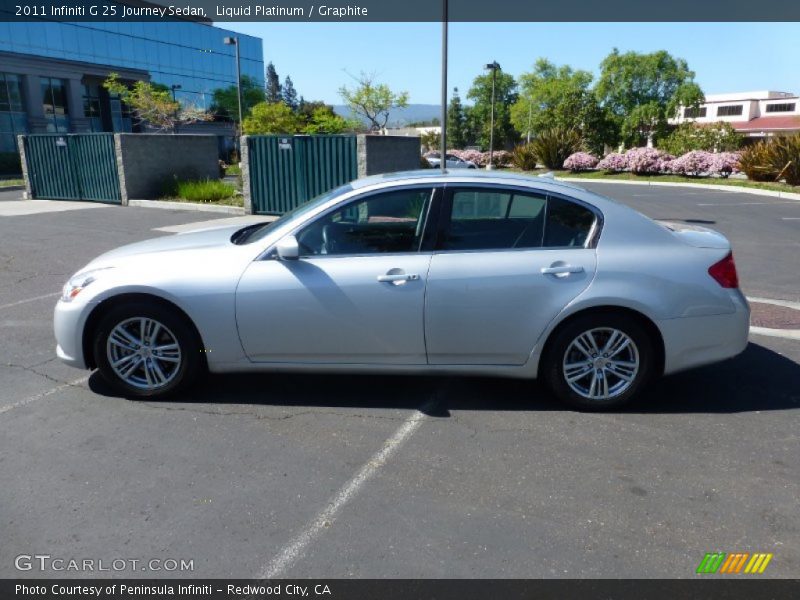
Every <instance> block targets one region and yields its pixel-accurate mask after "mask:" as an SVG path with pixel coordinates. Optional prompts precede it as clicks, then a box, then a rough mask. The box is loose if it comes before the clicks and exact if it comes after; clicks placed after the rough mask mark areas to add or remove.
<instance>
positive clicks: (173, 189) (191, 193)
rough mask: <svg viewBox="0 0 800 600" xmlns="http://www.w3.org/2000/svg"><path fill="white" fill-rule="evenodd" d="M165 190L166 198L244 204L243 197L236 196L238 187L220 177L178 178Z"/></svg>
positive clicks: (232, 204)
mask: <svg viewBox="0 0 800 600" xmlns="http://www.w3.org/2000/svg"><path fill="white" fill-rule="evenodd" d="M165 192H166V194H165V195H166V198H164V199H165V200H175V201H178V202H205V203H213V204H225V205H229V206H242V199H241V197H235V194H236V189H235V188H234V187H233V186H232V185H230V184H229V183H225V182H223V181H220V180H218V179H201V180H180V179H178V180H175V181H173V182H171V183H170V184H169V186H168V187H167V189H166V190H165Z"/></svg>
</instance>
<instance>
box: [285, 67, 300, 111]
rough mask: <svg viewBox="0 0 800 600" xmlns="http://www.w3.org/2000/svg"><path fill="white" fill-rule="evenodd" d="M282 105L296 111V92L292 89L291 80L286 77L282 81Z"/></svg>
mask: <svg viewBox="0 0 800 600" xmlns="http://www.w3.org/2000/svg"><path fill="white" fill-rule="evenodd" d="M283 103H284V104H285V105H286V106H288V107H289V108H291V109H292V110H297V107H298V102H297V90H295V89H294V84H293V83H292V78H291V77H289V76H288V75H287V76H286V79H284V81H283Z"/></svg>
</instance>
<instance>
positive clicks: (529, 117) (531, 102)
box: [527, 98, 533, 144]
mask: <svg viewBox="0 0 800 600" xmlns="http://www.w3.org/2000/svg"><path fill="white" fill-rule="evenodd" d="M532 116H533V100H532V99H531V98H528V140H527V141H528V143H529V144H530V143H531V117H532Z"/></svg>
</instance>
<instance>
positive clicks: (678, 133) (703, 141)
mask: <svg viewBox="0 0 800 600" xmlns="http://www.w3.org/2000/svg"><path fill="white" fill-rule="evenodd" d="M743 141H744V138H743V137H742V136H741V135H740V134H739V133H737V132H736V130H735V129H734V128H733V127H732V126H731V124H730V123H724V122H722V121H719V122H717V123H711V124H709V125H699V124H697V123H693V122H691V121H689V122H686V123H681V124H680V125H678V127H676V128H675V130H674V131H672V133H670V134H669V135H668V136H666V137H665V138H663V139H662V140H660V141H659V143H658V147H659V148H661V149H662V150H665V151H666V152H669V153H670V154H674V155H675V156H680V155H681V154H686V153H687V152H691V151H692V150H706V151H708V152H733V151H734V150H738V149H739V148H741V147H742V143H743Z"/></svg>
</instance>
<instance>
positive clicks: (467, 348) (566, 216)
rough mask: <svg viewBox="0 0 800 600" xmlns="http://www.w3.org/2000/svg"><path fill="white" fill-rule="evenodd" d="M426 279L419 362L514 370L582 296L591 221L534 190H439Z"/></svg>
mask: <svg viewBox="0 0 800 600" xmlns="http://www.w3.org/2000/svg"><path fill="white" fill-rule="evenodd" d="M442 215H443V218H442V226H441V229H440V232H439V236H438V239H437V242H436V251H435V252H434V255H433V258H432V260H431V266H430V271H429V273H428V287H427V292H426V304H425V334H426V340H427V349H428V362H429V363H430V364H438V365H452V364H465V365H469V364H486V365H522V364H524V363H525V362H526V361H527V359H528V357H529V355H530V353H531V350H532V349H533V347H534V345H535V344H536V342H537V340H538V339H539V337H540V336H541V334H542V332H543V331H544V330H545V328H546V327H547V325H548V324H549V323H550V322H551V321H552V320H553V318H554V317H555V316H556V315H557V314H558V313H559V312H560V311H561V310H562V309H563V308H564V307H565V306H566V305H567V304H569V302H570V301H572V300H573V299H574V298H575V297H576V296H577V295H578V294H580V293H581V292H582V291H583V290H585V289H586V288H587V286H588V285H589V283H590V282H591V280H592V277H593V276H594V272H595V267H596V257H595V251H594V249H593V248H590V247H586V246H587V245H590V244H587V239H588V236H589V235H590V232H591V230H592V228H593V226H594V224H595V220H596V216H595V214H594V213H593V212H592V211H590V210H589V209H588V208H586V207H584V206H583V205H580V204H578V203H573V202H570V201H568V200H564V199H561V198H555V197H548V196H546V195H544V194H537V193H535V192H529V191H520V190H517V189H513V188H509V189H499V190H498V188H497V187H492V188H481V187H469V188H467V187H464V188H459V187H456V188H454V189H450V190H448V193H447V195H446V201H445V203H444V206H443V207H442Z"/></svg>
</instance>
